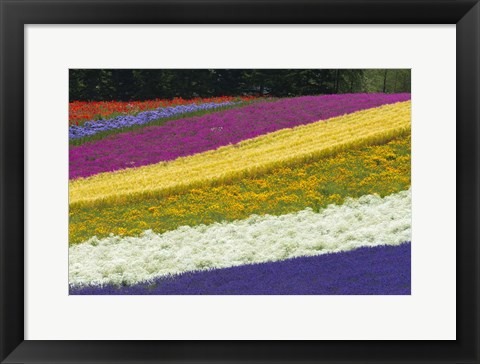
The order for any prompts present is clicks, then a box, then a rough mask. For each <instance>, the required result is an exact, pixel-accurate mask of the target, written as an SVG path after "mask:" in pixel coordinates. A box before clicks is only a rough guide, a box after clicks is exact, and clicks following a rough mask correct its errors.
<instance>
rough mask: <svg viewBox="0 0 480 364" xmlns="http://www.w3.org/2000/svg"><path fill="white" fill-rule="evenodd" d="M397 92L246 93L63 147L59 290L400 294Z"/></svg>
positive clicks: (405, 188)
mask: <svg viewBox="0 0 480 364" xmlns="http://www.w3.org/2000/svg"><path fill="white" fill-rule="evenodd" d="M409 99H410V95H409V94H393V95H384V94H371V95H366V94H354V95H333V96H319V97H300V98H295V99H285V100H279V101H274V102H269V103H256V104H254V105H248V106H243V107H240V108H236V109H232V110H227V111H221V112H217V113H213V114H210V115H206V116H202V117H191V118H186V119H181V120H175V121H170V122H167V123H165V124H164V125H162V126H155V127H148V126H147V127H144V128H143V129H139V130H138V131H135V132H126V133H122V134H119V135H115V136H107V137H105V138H103V139H101V140H98V141H95V142H89V143H85V144H84V145H82V146H78V147H71V151H70V177H71V181H70V185H69V194H70V226H69V228H70V229H69V236H70V247H69V282H70V285H71V293H72V294H409V292H410V243H409V242H410V241H411V193H410V101H409ZM212 123H213V124H215V125H217V127H216V128H217V129H215V132H213V131H212V130H211V129H212V128H213V127H212V125H213V124H212ZM207 129H208V130H210V131H209V132H206V130H207ZM109 150H110V154H108V151H109ZM150 151H151V153H150ZM127 161H130V162H133V163H130V164H128V162H127ZM354 262H355V263H354ZM385 264H387V265H388V267H385V266H384V265H385ZM327 267H329V269H327ZM255 277H257V278H258V279H256V278H255ZM355 277H356V278H355ZM302 279H303V281H302ZM262 282H263V283H262Z"/></svg>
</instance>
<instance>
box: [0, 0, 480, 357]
mask: <svg viewBox="0 0 480 364" xmlns="http://www.w3.org/2000/svg"><path fill="white" fill-rule="evenodd" d="M0 14H1V32H2V34H1V105H0V112H1V123H0V138H1V159H0V163H1V165H0V176H1V184H0V204H1V209H0V214H1V215H0V217H1V219H0V224H1V225H0V237H1V241H0V243H1V245H0V248H1V250H0V257H1V280H0V283H1V293H0V300H1V306H0V309H1V316H0V330H1V331H0V337H1V340H0V344H1V346H0V360H1V362H2V363H63V362H64V363H94V362H95V363H106V362H109V363H134V362H135V363H137V362H138V363H141V362H142V363H143V362H162V363H167V362H168V363H180V362H182V363H186V362H188V363H200V362H205V363H207V362H225V363H234V362H235V363H240V362H248V363H260V362H262V363H273V362H285V363H294V362H295V363H303V362H317V363H330V362H332V363H340V362H341V363H369V362H379V363H380V362H382V363H434V362H435V363H437V362H444V363H479V360H480V359H479V358H480V355H479V314H478V312H479V311H478V309H479V307H478V303H479V224H478V222H479V214H478V212H479V172H480V169H479V145H480V144H479V125H480V117H479V116H480V111H479V102H480V94H479V87H480V86H479V83H480V82H479V77H480V72H479V69H480V4H479V3H478V0H458V1H455V0H426V1H422V0H404V1H400V0H341V1H338V0H337V1H335V0H316V1H308V0H297V1H295V0H277V1H267V0H243V1H240V0H225V1H215V0H198V1H195V0H186V1H185V0H166V1H161V0H140V1H134V0H126V1H120V0H112V1H108V0H99V1H87V0H76V1H70V0H47V1H38V0H25V1H21V0H0ZM156 23H168V24H171V23H192V24H208V23H212V24H217V23H246V24H249V23H251V24H260V23H263V24H322V23H323V24H456V29H457V30H456V38H457V50H456V52H457V55H456V57H457V58H456V59H457V100H456V102H457V121H456V123H457V124H456V125H457V135H456V138H457V139H456V145H457V195H456V198H457V221H456V223H457V297H456V298H457V340H455V341H283V342H276V341H236V342H235V341H121V342H117V341H26V340H24V298H25V297H24V283H23V282H24V245H23V241H24V207H23V206H24V202H25V198H24V178H26V177H27V178H28V176H26V175H25V174H24V148H25V145H24V124H23V118H24V91H25V90H24V63H23V60H24V25H25V24H156ZM52 319H53V320H54V319H55V318H52ZM441 319H442V318H441V317H439V320H441ZM413 329H414V328H413Z"/></svg>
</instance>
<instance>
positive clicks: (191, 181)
mask: <svg viewBox="0 0 480 364" xmlns="http://www.w3.org/2000/svg"><path fill="white" fill-rule="evenodd" d="M409 130H410V101H408V102H402V103H397V104H391V105H385V106H381V107H378V108H374V109H368V110H364V111H359V112H356V113H353V114H348V115H345V116H341V117H336V118H332V119H328V120H326V121H320V122H317V123H313V124H309V125H304V126H299V127H296V128H293V129H284V130H280V131H277V132H274V133H270V134H267V135H263V136H260V137H257V138H253V139H249V140H246V141H243V142H241V143H239V144H235V145H230V146H226V147H222V148H219V149H217V150H213V151H208V152H205V153H201V154H196V155H193V156H189V157H184V158H178V159H176V160H174V161H171V162H162V163H158V164H154V165H149V166H144V167H140V168H133V169H127V170H122V171H117V172H112V173H102V174H99V175H96V176H92V177H89V178H85V179H78V180H73V181H71V182H70V183H69V187H70V205H71V206H72V207H73V206H82V205H83V206H93V205H97V206H98V205H101V204H105V203H107V204H108V203H111V202H116V203H122V202H126V201H133V200H137V201H138V200H141V199H143V198H146V197H153V196H159V195H167V194H172V193H174V192H180V191H185V190H186V189H188V188H191V187H194V186H205V185H218V184H222V183H225V182H228V181H231V180H232V179H234V178H239V177H242V176H246V175H249V174H258V173H264V172H266V171H268V170H270V169H272V168H275V167H278V166H280V165H282V164H285V163H287V164H288V163H290V164H291V163H297V162H302V161H308V160H312V159H314V158H318V157H324V156H328V155H332V154H334V153H337V152H339V151H343V150H346V149H349V148H352V147H360V146H364V145H369V144H379V143H383V142H386V141H388V140H391V139H392V138H393V137H395V136H399V135H404V134H405V133H408V132H409Z"/></svg>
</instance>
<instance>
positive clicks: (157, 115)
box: [68, 102, 235, 139]
mask: <svg viewBox="0 0 480 364" xmlns="http://www.w3.org/2000/svg"><path fill="white" fill-rule="evenodd" d="M230 105H235V103H233V102H221V103H214V102H209V103H205V104H198V105H197V104H191V105H179V106H171V107H164V108H159V109H156V110H151V111H143V112H141V113H138V114H136V115H121V116H117V117H115V118H112V119H106V120H90V121H87V122H85V123H84V124H83V125H81V126H77V125H71V126H70V127H69V129H68V137H69V138H70V139H80V138H85V137H89V136H92V135H96V134H99V133H101V132H105V131H109V130H115V129H122V128H128V127H131V126H138V125H144V124H148V123H150V122H152V121H154V120H158V119H166V118H169V117H172V116H176V115H181V114H187V113H191V112H196V111H201V110H210V109H218V108H221V107H225V106H230Z"/></svg>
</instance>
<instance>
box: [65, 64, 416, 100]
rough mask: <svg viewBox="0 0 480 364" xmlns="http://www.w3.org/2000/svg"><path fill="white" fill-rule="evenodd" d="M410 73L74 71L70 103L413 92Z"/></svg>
mask: <svg viewBox="0 0 480 364" xmlns="http://www.w3.org/2000/svg"><path fill="white" fill-rule="evenodd" d="M410 76H411V72H410V70H409V69H70V72H69V98H70V101H76V100H77V101H100V100H118V101H130V100H146V99H156V98H159V99H171V98H174V97H182V98H185V99H190V98H194V97H213V96H240V95H268V96H275V97H291V96H301V95H319V94H336V93H357V92H383V93H396V92H410V89H411V80H410Z"/></svg>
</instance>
